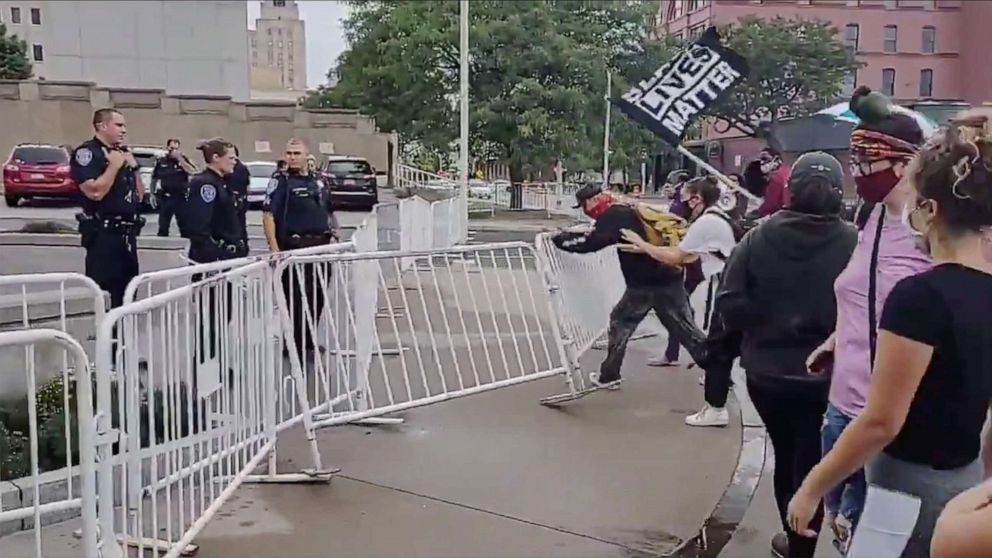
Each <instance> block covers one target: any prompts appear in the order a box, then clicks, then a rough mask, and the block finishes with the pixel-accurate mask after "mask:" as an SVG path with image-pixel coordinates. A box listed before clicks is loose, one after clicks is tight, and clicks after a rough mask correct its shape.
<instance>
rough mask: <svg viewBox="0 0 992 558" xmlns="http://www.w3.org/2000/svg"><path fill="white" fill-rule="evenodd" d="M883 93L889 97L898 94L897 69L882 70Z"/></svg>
mask: <svg viewBox="0 0 992 558" xmlns="http://www.w3.org/2000/svg"><path fill="white" fill-rule="evenodd" d="M882 93H885V94H886V95H888V96H889V97H894V96H895V94H896V71H895V70H894V69H893V68H885V69H884V70H882Z"/></svg>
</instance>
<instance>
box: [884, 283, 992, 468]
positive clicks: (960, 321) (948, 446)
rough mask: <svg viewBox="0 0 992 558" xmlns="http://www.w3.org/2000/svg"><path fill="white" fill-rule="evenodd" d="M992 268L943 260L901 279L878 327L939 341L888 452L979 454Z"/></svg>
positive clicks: (952, 463) (991, 352) (988, 376)
mask: <svg viewBox="0 0 992 558" xmlns="http://www.w3.org/2000/svg"><path fill="white" fill-rule="evenodd" d="M990 320H992V275H990V274H987V273H983V272H981V271H978V270H976V269H972V268H968V267H964V266H961V265H957V264H943V265H940V266H937V267H935V268H934V269H932V270H930V271H927V272H925V273H921V274H919V275H916V276H913V277H907V278H906V279H903V280H902V281H900V282H899V283H898V284H897V285H896V286H895V288H894V289H892V292H891V293H890V294H889V297H888V299H887V300H886V302H885V309H884V310H883V311H882V319H881V322H880V324H879V328H880V329H884V330H885V331H888V332H890V333H894V334H896V335H899V336H900V337H905V338H907V339H912V340H913V341H917V342H919V343H924V344H926V345H929V346H931V347H933V348H934V353H933V358H932V359H931V360H930V365H929V366H928V367H927V371H926V373H925V374H924V376H923V380H922V381H921V383H920V387H919V389H918V390H917V391H916V395H915V396H914V397H913V402H912V404H911V405H910V408H909V415H908V416H907V417H906V423H905V424H904V425H903V427H902V430H901V431H900V432H899V435H898V436H896V439H895V440H894V441H893V442H892V443H891V444H890V445H889V446H888V447H887V448H885V453H887V454H888V455H890V456H892V457H895V458H898V459H902V460H904V461H909V462H911V463H918V464H922V465H928V466H930V467H933V468H935V469H956V468H958V467H963V466H965V465H967V464H969V463H971V462H972V461H974V460H975V459H977V458H978V455H979V452H980V450H981V437H982V435H981V434H982V426H983V425H984V424H985V416H986V413H987V412H988V409H989V403H990V401H992V321H990Z"/></svg>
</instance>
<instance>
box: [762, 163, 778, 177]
mask: <svg viewBox="0 0 992 558" xmlns="http://www.w3.org/2000/svg"><path fill="white" fill-rule="evenodd" d="M777 168H778V163H777V162H775V161H768V162H767V163H761V172H763V173H765V174H768V173H771V172H775V169H777Z"/></svg>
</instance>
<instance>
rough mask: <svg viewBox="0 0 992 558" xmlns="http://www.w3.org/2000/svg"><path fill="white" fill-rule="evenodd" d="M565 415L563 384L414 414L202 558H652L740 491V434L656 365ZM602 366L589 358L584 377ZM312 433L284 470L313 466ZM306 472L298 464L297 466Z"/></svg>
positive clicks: (238, 521)
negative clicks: (704, 424)
mask: <svg viewBox="0 0 992 558" xmlns="http://www.w3.org/2000/svg"><path fill="white" fill-rule="evenodd" d="M659 342H660V341H659V339H657V338H655V339H648V340H644V341H639V342H636V343H634V344H632V345H631V350H630V351H629V353H628V358H627V366H626V367H625V374H626V380H625V385H624V388H623V389H622V390H621V391H619V392H611V393H610V392H608V393H596V394H593V395H591V396H589V397H587V398H585V399H583V400H581V401H577V402H574V403H572V404H570V405H569V406H567V407H563V408H562V409H560V410H553V409H548V408H544V407H541V406H539V405H538V404H537V400H538V399H539V398H540V397H542V396H544V395H548V394H550V393H554V392H556V391H558V390H560V388H561V385H560V380H555V381H552V380H548V381H543V382H537V383H532V384H525V385H521V386H517V387H513V388H508V389H504V390H500V391H496V392H491V393H489V394H486V395H479V396H474V397H469V398H465V399H461V400H456V401H450V402H446V403H442V404H438V405H434V406H432V407H426V408H421V409H417V410H414V411H412V412H409V413H407V414H406V415H405V417H404V418H405V419H406V423H405V424H404V425H402V426H399V427H391V428H390V427H377V428H369V427H358V426H348V427H341V428H336V429H328V430H323V431H321V432H319V433H318V437H319V441H320V446H321V449H322V451H323V454H324V459H325V462H327V463H329V464H330V465H332V466H338V467H342V469H343V472H342V475H341V476H338V477H337V478H336V479H335V480H334V481H333V482H332V483H331V485H330V486H326V485H325V486H321V485H318V486H272V485H269V486H246V487H244V488H242V489H241V490H239V491H238V493H237V494H236V496H235V497H234V499H233V500H232V501H231V502H229V503H228V504H227V505H226V506H225V507H224V510H223V511H222V512H221V514H220V516H219V517H218V518H216V519H215V520H214V521H213V522H212V523H211V524H210V525H208V526H207V528H206V530H205V532H204V533H202V534H201V536H200V537H198V539H197V543H198V544H199V545H200V552H199V553H198V556H200V557H201V558H226V557H235V556H278V557H280V558H310V557H324V556H347V557H348V558H391V557H398V556H403V557H409V558H419V557H424V558H435V557H451V558H456V557H473V558H489V557H492V558H508V557H520V558H524V557H527V558H529V557H534V558H538V557H541V558H545V557H547V558H551V557H559V556H560V557H569V558H574V557H589V558H612V557H617V558H620V557H647V556H658V555H662V554H666V553H668V552H671V551H673V550H674V549H675V548H676V547H677V546H678V544H679V542H680V541H681V540H683V539H687V538H691V537H693V536H695V535H696V533H697V531H698V530H699V527H700V525H702V524H703V522H704V520H705V519H706V517H707V516H708V515H709V514H710V513H711V511H712V510H713V508H714V506H715V505H716V503H717V501H718V500H719V499H720V498H721V496H722V494H723V492H724V489H725V488H726V487H727V484H728V483H729V481H730V479H731V477H732V475H733V471H734V469H735V467H736V464H737V456H738V452H739V449H740V440H741V431H740V426H739V425H738V424H734V425H732V426H731V427H730V428H726V429H701V430H700V429H691V428H687V427H685V426H684V425H683V423H682V421H683V417H684V415H685V414H687V413H690V412H692V411H693V410H695V409H696V408H698V406H699V405H700V404H701V402H702V394H701V389H700V388H699V385H698V382H697V375H696V374H695V373H692V372H686V371H684V370H679V369H649V368H647V367H645V366H644V361H645V358H646V356H647V353H646V352H645V349H646V348H649V347H655V346H657V344H658V343H659ZM602 356H603V353H601V352H595V351H594V352H592V354H591V355H589V358H587V359H586V363H585V367H586V369H587V370H592V369H594V367H595V365H596V364H597V363H598V361H599V359H601V358H602ZM305 449H306V446H305V444H303V443H302V439H301V437H300V434H299V432H293V433H291V435H290V436H288V437H287V439H286V440H285V441H284V442H283V443H281V445H280V454H279V460H280V467H281V469H283V470H287V471H289V470H294V469H296V468H298V467H300V466H301V465H302V464H304V463H306V451H305ZM297 464H300V465H297Z"/></svg>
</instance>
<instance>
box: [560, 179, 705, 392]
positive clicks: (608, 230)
mask: <svg viewBox="0 0 992 558" xmlns="http://www.w3.org/2000/svg"><path fill="white" fill-rule="evenodd" d="M575 198H576V200H577V201H578V204H577V205H576V206H575V207H576V208H579V207H581V208H582V210H583V211H584V212H585V214H586V215H587V216H589V217H590V218H591V219H593V220H594V221H595V226H594V228H593V229H592V230H591V231H589V232H585V233H580V232H561V233H559V234H557V235H555V236H554V237H553V238H552V241H553V242H554V244H555V246H557V247H558V248H559V249H561V250H565V251H566V252H574V253H588V252H596V251H599V250H602V249H604V248H607V247H610V246H616V245H618V244H619V243H621V242H622V239H621V230H623V229H629V230H634V231H637V232H638V233H639V234H644V235H646V234H647V231H646V226H645V224H644V222H643V221H642V220H641V218H640V216H639V215H638V213H637V210H636V209H635V208H634V207H632V206H631V205H628V204H625V203H620V202H619V201H618V200H617V199H616V198H614V197H613V196H612V195H611V194H609V193H607V192H603V191H601V190H600V188H599V187H597V186H586V187H584V188H582V189H581V190H579V191H578V192H577V193H576V194H575ZM619 259H620V269H621V271H622V272H623V276H624V279H625V280H626V282H627V289H626V290H625V291H624V294H623V296H622V297H621V298H620V301H619V302H617V304H616V306H615V307H614V308H613V311H612V312H611V313H610V325H609V330H608V338H609V342H608V346H607V354H606V359H605V360H604V361H603V363H602V365H601V366H600V371H599V373H598V374H593V375H592V378H591V379H592V381H593V383H594V384H595V385H599V386H603V387H612V386H615V385H618V384H619V382H620V367H621V366H622V364H623V358H624V355H625V354H626V351H627V342H628V341H629V340H630V336H631V335H632V334H633V333H634V330H636V329H637V326H638V325H639V324H640V323H641V321H642V320H643V319H644V317H645V316H647V313H648V312H649V311H650V310H651V309H654V311H655V314H657V316H658V319H659V320H660V321H661V323H662V325H664V326H665V328H666V329H667V330H668V333H669V335H672V336H674V337H675V338H676V339H677V340H678V341H679V343H680V344H681V345H682V346H683V347H685V348H686V350H688V351H689V354H691V355H692V357H693V358H694V359H696V360H700V359H702V357H703V356H704V355H703V353H702V351H703V340H704V335H703V332H702V331H700V330H699V328H698V327H696V324H695V323H694V322H693V319H692V311H691V309H690V307H689V297H688V295H687V294H686V292H685V287H684V285H683V283H682V273H681V271H680V270H679V269H676V268H674V267H669V266H663V265H661V264H659V263H658V262H656V261H654V260H652V259H651V258H650V257H648V256H645V255H643V254H631V253H626V252H620V253H619ZM590 296H596V294H595V293H590Z"/></svg>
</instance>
